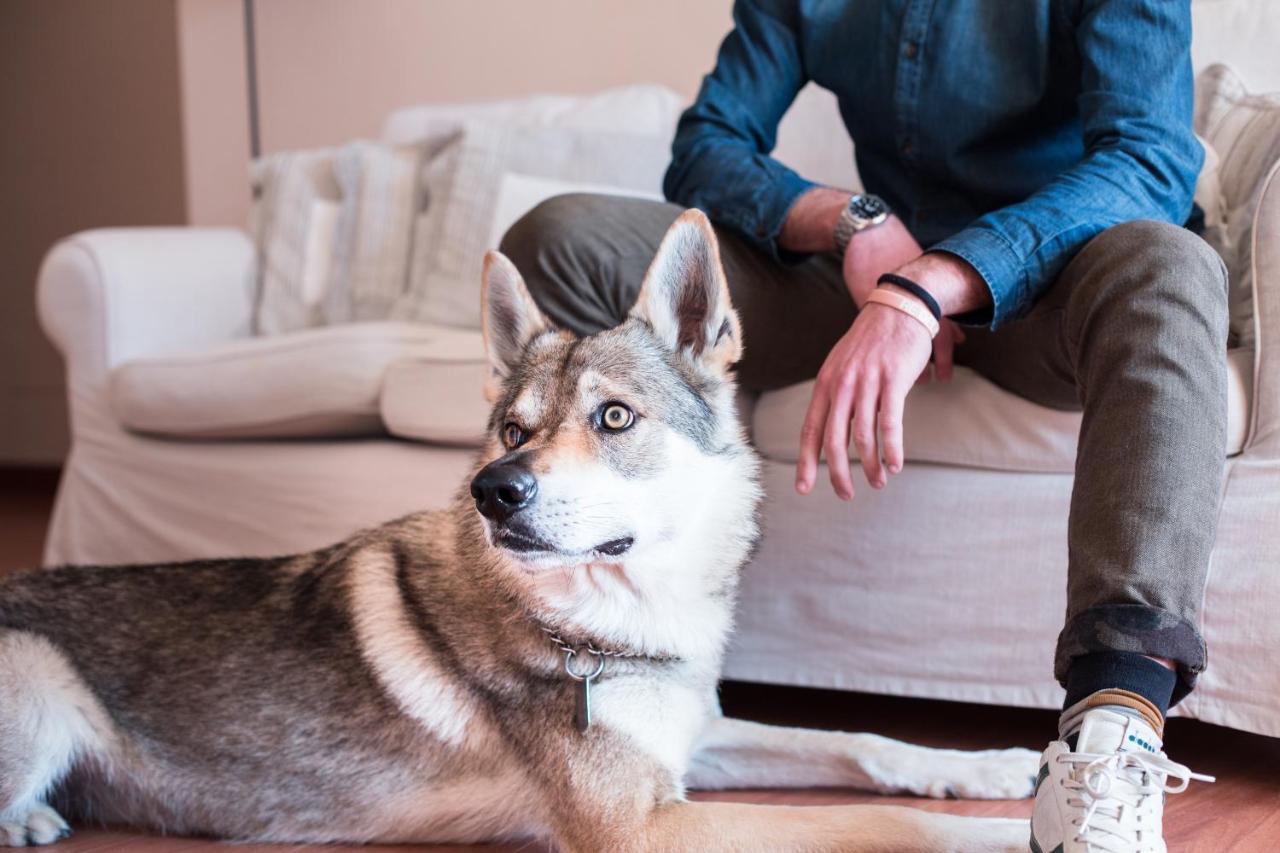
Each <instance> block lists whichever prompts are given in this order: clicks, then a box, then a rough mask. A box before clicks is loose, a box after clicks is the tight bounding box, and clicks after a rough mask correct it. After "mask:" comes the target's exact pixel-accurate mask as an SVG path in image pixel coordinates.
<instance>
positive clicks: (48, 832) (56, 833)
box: [0, 803, 71, 847]
mask: <svg viewBox="0 0 1280 853" xmlns="http://www.w3.org/2000/svg"><path fill="white" fill-rule="evenodd" d="M70 834H71V827H70V826H67V822H66V821H65V820H63V819H62V815H60V814H58V813H57V812H55V811H54V810H53V809H51V808H49V807H48V806H46V805H43V804H40V803H37V804H36V805H34V806H32V807H31V808H30V809H28V810H27V811H26V812H25V813H20V814H15V815H5V816H4V817H3V818H0V847H36V846H40V845H43V844H53V843H55V842H58V841H61V840H62V839H64V838H66V837H67V836H68V835H70Z"/></svg>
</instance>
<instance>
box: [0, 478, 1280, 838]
mask: <svg viewBox="0 0 1280 853" xmlns="http://www.w3.org/2000/svg"><path fill="white" fill-rule="evenodd" d="M54 482H55V480H54V477H53V476H52V475H50V474H47V473H43V472H14V471H6V470H4V469H0V572H3V571H4V570H6V569H11V568H17V567H23V566H31V565H35V564H37V563H38V562H39V556H40V542H41V539H42V537H43V531H44V525H45V522H46V519H47V514H48V511H49V507H50V506H51V501H52V494H53V487H54ZM1259 653H1260V654H1267V653H1274V652H1273V651H1272V650H1262V649H1259ZM722 698H723V702H724V706H725V710H726V712H728V713H730V714H733V715H735V716H740V717H749V718H752V719H757V720H761V721H764V722H772V723H785V724H789V725H805V726H815V727H825V728H840V729H845V730H850V731H854V730H856V731H873V732H878V733H880V734H884V735H888V736H891V737H897V738H902V739H905V740H911V741H915V742H917V743H923V744H930V745H935V746H947V747H954V748H962V749H979V748H991V747H1002V746H1014V745H1020V746H1027V747H1031V748H1034V749H1040V748H1042V747H1043V746H1044V743H1045V741H1047V740H1048V738H1049V737H1050V736H1051V735H1052V734H1053V732H1054V721H1055V715H1054V714H1053V713H1051V712H1047V711H1026V710H1015V709H1006V708H989V707H985V706H978V705H959V704H954V703H947V702H926V701H921V700H909V699H894V698H887V697H879V696H867V695H863V694H852V693H835V692H827V691H820V690H804V689H797V688H781V687H765V686H759V685H746V684H727V685H725V687H724V690H723V697H722ZM1167 742H1168V744H1169V748H1170V750H1171V753H1172V756H1173V757H1174V758H1175V759H1176V760H1177V761H1180V762H1183V763H1185V764H1188V765H1189V766H1190V767H1192V768H1193V769H1194V770H1197V771H1199V772H1202V773H1209V774H1215V775H1217V776H1218V780H1219V781H1218V782H1217V784H1215V785H1203V784H1193V785H1192V787H1191V789H1190V790H1189V791H1188V792H1186V793H1184V794H1180V795H1177V796H1174V797H1171V798H1170V799H1169V802H1168V807H1167V809H1168V810H1167V816H1166V820H1165V827H1166V838H1167V840H1168V842H1169V849H1170V850H1171V851H1174V853H1274V851H1280V740H1275V739H1270V738H1263V737H1258V736H1253V735H1245V734H1241V733H1239V732H1233V731H1230V730H1228V729H1223V728H1219V727H1217V726H1210V725H1206V724H1203V723H1197V722H1192V721H1187V720H1176V719H1175V720H1171V721H1170V723H1169V729H1168V732H1167ZM697 796H698V797H699V798H701V799H713V798H714V799H732V800H739V801H743V802H755V803H786V804H793V805H810V804H838V803H864V802H865V803H871V802H874V803H899V804H904V805H913V806H917V807H919V808H923V809H928V810H930V811H944V812H951V813H954V814H965V815H995V816H1005V817H1027V816H1029V815H1030V810H1031V804H1030V802H1029V801H1023V802H963V801H929V800H917V799H912V798H906V797H877V796H871V795H865V794H859V793H856V792H852V791H843V790H809V791H743V792H736V793H733V794H729V795H724V794H720V795H716V796H715V797H704V796H702V795H697ZM215 848H218V849H222V850H226V851H230V853H264V852H265V851H271V853H282V852H283V851H296V850H304V849H308V848H304V847H297V846H292V845H284V846H275V847H272V846H259V845H234V846H230V845H224V844H216V843H214V842H207V841H200V840H188V839H175V838H157V837H149V836H146V835H140V834H136V833H130V832H126V831H103V830H98V829H80V830H79V831H78V832H77V833H76V834H75V835H74V836H73V837H72V838H71V839H70V840H68V841H65V842H63V843H62V844H60V845H58V846H57V847H56V848H54V849H56V850H58V851H76V852H77V853H88V852H89V851H108V850H110V851H119V853H124V851H148V852H149V853H169V851H211V850H213V849H215ZM314 849H316V850H320V851H326V853H343V851H349V850H360V851H362V853H369V851H376V850H380V849H381V850H389V851H390V850H394V851H399V853H406V851H410V850H412V851H419V850H420V851H428V850H429V851H448V850H452V851H460V850H468V851H481V850H483V851H516V850H520V851H527V853H533V851H541V850H542V849H543V848H541V847H539V846H538V845H533V844H526V845H507V846H486V847H420V848H419V847H414V848H405V847H388V848H377V847H362V848H347V847H337V846H328V847H317V848H314Z"/></svg>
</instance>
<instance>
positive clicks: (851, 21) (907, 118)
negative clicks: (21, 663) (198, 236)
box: [502, 0, 1227, 853]
mask: <svg viewBox="0 0 1280 853" xmlns="http://www.w3.org/2000/svg"><path fill="white" fill-rule="evenodd" d="M1189 6H1190V4H1189V2H1188V0H1077V2H1066V0H1034V1H1033V0H1028V2H1024V3H1009V2H1007V0H950V2H946V3H935V2H934V0H883V2H880V3H869V2H855V0H843V2H817V0H799V2H797V0H789V1H788V0H739V2H738V3H737V5H736V7H735V10H734V21H735V28H734V29H733V31H732V32H730V34H729V35H728V37H727V38H726V39H725V41H724V44H723V45H722V46H721V48H720V55H719V58H718V60H717V63H716V66H715V69H714V70H713V71H712V73H711V74H710V75H708V76H707V77H706V79H705V80H704V82H703V85H702V90H701V92H700V94H699V95H698V99H697V102H696V103H695V104H694V105H693V106H692V107H691V108H690V109H689V110H688V111H687V112H686V113H685V114H684V116H683V117H682V119H681V121H680V125H679V128H678V131H677V134H676V139H675V144H674V148H673V154H674V157H673V161H672V164H671V167H670V169H669V171H668V172H667V176H666V183H665V189H666V194H667V197H668V198H669V199H670V200H671V201H672V202H675V203H676V204H662V203H657V202H648V201H641V200H635V199H622V198H612V197H603V196H590V195H575V196H562V197H559V198H557V199H552V200H551V201H549V202H546V203H544V204H543V205H541V206H539V207H538V208H536V209H535V210H534V211H532V212H531V213H530V214H529V215H527V216H526V217H525V218H524V219H523V220H521V222H519V223H517V224H516V226H514V227H513V228H512V230H511V232H510V233H508V235H507V236H506V238H505V239H504V241H503V245H502V249H503V251H504V252H506V253H507V254H508V255H509V256H510V257H511V258H512V259H513V260H514V261H515V263H516V265H517V267H519V268H520V269H521V270H522V271H523V272H524V273H525V275H526V277H527V281H528V284H529V286H530V289H531V291H532V293H533V295H534V297H535V299H536V300H537V302H538V303H539V304H540V305H541V306H542V308H543V310H544V311H545V312H546V314H547V315H548V316H549V317H550V318H551V319H552V320H553V321H555V322H557V323H559V324H560V325H561V326H562V327H563V328H566V329H569V330H571V331H574V332H578V333H582V334H586V333H591V332H594V331H598V330H600V329H602V328H605V327H609V326H612V325H614V324H616V323H618V322H620V321H621V320H622V312H623V311H624V310H625V306H629V305H630V304H631V303H632V301H633V299H634V297H635V291H636V289H637V288H638V287H639V283H640V281H641V278H642V276H643V273H644V268H645V266H646V264H647V263H648V261H649V260H650V258H651V257H652V255H653V253H654V250H655V249H656V247H657V244H658V242H659V240H660V239H661V237H662V235H663V232H664V231H665V230H666V228H667V226H668V225H669V224H670V223H671V221H672V220H673V219H674V218H675V217H676V216H677V215H678V214H679V212H680V210H681V207H679V206H678V205H686V206H695V207H699V208H701V209H702V210H704V211H706V212H707V213H708V215H709V216H710V217H711V219H712V220H713V221H714V222H715V223H716V224H717V226H718V230H719V232H720V234H721V238H722V246H721V252H722V258H723V261H724V263H725V267H726V271H727V273H728V277H729V283H730V287H731V290H732V295H733V300H734V304H735V305H736V306H737V309H738V312H739V314H740V315H741V319H742V324H743V335H744V338H745V344H746V356H745V358H744V360H743V361H742V363H741V364H740V365H739V377H740V380H741V384H742V385H743V386H744V387H746V388H749V389H756V390H766V389H771V388H777V387H780V386H783V385H788V384H791V383H795V382H799V381H802V380H807V379H811V378H813V377H814V376H816V377H817V384H816V386H815V389H814V393H813V398H812V401H811V403H810V405H809V411H808V415H807V417H806V418H805V423H804V428H803V431H802V435H801V437H800V442H801V452H800V462H799V466H798V470H797V474H796V488H797V489H798V490H799V491H800V492H801V493H802V494H805V493H808V492H809V491H810V490H811V489H812V488H813V486H814V484H815V480H816V479H817V476H818V457H819V453H820V452H822V453H825V456H826V460H827V467H828V474H829V476H830V480H831V484H832V486H833V487H834V488H835V491H836V493H837V494H838V495H839V496H840V497H841V498H843V499H845V500H848V499H851V498H852V497H853V496H854V483H853V478H852V476H851V474H850V464H849V456H848V444H849V440H850V438H852V441H853V445H854V447H855V448H856V450H857V456H858V459H860V460H861V467H862V470H863V472H864V474H865V477H866V479H867V481H868V482H869V483H870V485H871V486H872V487H873V488H877V489H878V488H883V487H884V486H885V485H886V483H887V482H888V479H889V476H890V475H892V474H896V473H897V472H898V471H900V470H901V468H902V466H903V451H902V421H901V415H902V409H903V401H904V399H905V397H906V395H907V394H908V393H909V392H910V390H911V388H912V386H913V384H914V383H915V382H916V381H917V378H918V377H921V376H922V375H925V376H927V371H928V369H929V362H930V360H931V359H932V363H933V368H932V369H933V373H934V374H935V375H936V377H937V378H938V379H940V380H944V381H945V380H946V379H947V378H948V377H949V375H950V373H951V368H952V363H953V362H954V363H957V364H963V365H967V366H969V367H971V368H973V369H975V370H977V371H978V372H979V373H981V374H982V375H984V376H986V377H987V378H988V379H990V380H991V381H993V382H995V383H996V384H998V385H1000V386H1002V387H1004V388H1006V389H1008V390H1010V391H1012V392H1014V393H1016V394H1019V395H1021V396H1023V397H1026V398H1027V399H1030V400H1033V401H1035V402H1037V403H1041V404H1043V405H1046V406H1052V407H1055V408H1062V409H1071V408H1078V407H1083V412H1084V415H1083V417H1084V420H1083V426H1082V429H1081V434H1080V442H1079V450H1078V456H1077V462H1076V476H1075V486H1074V491H1073V494H1072V501H1071V515H1070V523H1069V533H1068V536H1069V573H1068V605H1067V614H1066V625H1065V627H1064V628H1063V630H1062V633H1061V635H1060V636H1059V640H1058V649H1057V655H1056V661H1055V666H1054V672H1055V674H1056V676H1057V678H1058V680H1059V681H1060V682H1061V683H1062V685H1063V686H1064V687H1065V688H1066V691H1067V696H1066V702H1065V706H1064V711H1063V713H1062V716H1061V718H1060V722H1059V733H1058V734H1059V740H1057V741H1054V742H1053V743H1051V744H1050V745H1049V747H1048V749H1047V750H1046V751H1045V755H1044V759H1043V762H1042V764H1043V767H1042V768H1041V770H1040V776H1039V780H1038V784H1037V789H1036V803H1035V811H1034V816H1033V820H1032V836H1031V845H1030V846H1031V849H1032V850H1037V851H1043V852H1044V853H1050V851H1112V853H1118V851H1138V850H1142V851H1156V850H1161V851H1162V850H1164V849H1165V847H1164V843H1163V841H1162V840H1161V835H1162V833H1161V828H1160V822H1161V814H1162V800H1163V795H1164V792H1165V790H1166V789H1175V790H1179V789H1180V788H1179V787H1178V786H1179V785H1185V782H1184V781H1182V780H1185V779H1187V778H1188V776H1189V773H1188V771H1187V770H1186V768H1184V767H1181V766H1179V765H1176V764H1173V763H1172V762H1170V761H1169V760H1168V759H1166V758H1164V756H1163V755H1162V754H1161V753H1160V749H1161V746H1162V741H1161V735H1162V729H1163V724H1164V717H1165V714H1166V712H1167V711H1168V708H1169V707H1170V705H1172V704H1173V703H1176V702H1177V701H1179V700H1180V699H1182V698H1183V697H1184V696H1186V695H1187V693H1188V692H1190V690H1191V689H1192V688H1193V686H1194V685H1195V680H1196V676H1197V675H1198V674H1199V673H1200V672H1201V671H1202V670H1203V669H1204V667H1205V646H1204V641H1203V639H1202V637H1201V634H1200V631H1199V628H1198V626H1199V610H1200V604H1201V599H1202V597H1203V593H1204V585H1205V579H1206V573H1207V568H1208V561H1209V554H1210V550H1211V548H1212V545H1213V539H1214V529H1215V520H1216V515H1217V503H1218V494H1219V487H1220V481H1221V477H1222V468H1223V457H1224V454H1225V441H1226V362H1225V349H1226V334H1227V331H1226V330H1227V309H1226V280H1225V270H1224V267H1223V265H1222V263H1221V261H1220V260H1219V259H1218V257H1217V256H1216V255H1215V254H1214V253H1213V252H1212V251H1211V250H1210V249H1209V247H1208V246H1207V245H1206V244H1205V243H1204V242H1203V241H1202V240H1200V239H1199V238H1198V237H1197V236H1196V235H1195V234H1194V233H1192V232H1191V231H1189V230H1186V229H1184V228H1183V227H1181V226H1182V224H1183V223H1184V222H1186V220H1187V218H1188V216H1189V214H1190V213H1191V210H1192V202H1191V199H1192V194H1193V190H1194V186H1195V182H1196V177H1197V174H1198V172H1199V168H1200V165H1201V160H1202V157H1203V154H1202V151H1201V148H1200V145H1199V143H1198V142H1197V141H1196V139H1195V137H1194V136H1193V135H1192V132H1191V110H1192V71H1191V63H1190V54H1189V50H1190V41H1191V24H1190V8H1189ZM811 80H812V81H815V82H817V83H818V84H820V85H821V86H823V87H825V88H827V89H830V90H831V91H833V92H834V93H835V94H836V95H837V96H838V98H839V101H840V107H841V113H842V115H843V117H844V121H845V125H846V127H847V128H848V131H849V133H850V135H851V136H852V137H853V139H854V140H855V142H856V146H857V160H858V167H859V171H860V173H861V176H862V178H863V181H864V182H865V184H866V187H867V188H868V190H869V191H870V192H872V193H875V195H870V194H852V193H850V192H848V191H846V190H841V189H837V188H833V187H823V186H815V185H814V184H812V183H810V182H808V181H806V180H805V179H804V178H803V177H801V176H800V175H797V174H796V173H794V172H793V171H791V170H790V169H788V168H787V167H785V166H783V165H782V164H781V163H779V162H777V161H776V160H773V159H771V158H770V156H769V152H770V151H771V150H772V149H773V146H774V139H775V133H776V129H777V125H778V122H779V120H780V119H781V118H782V115H783V113H784V112H786V110H787V108H788V106H789V105H790V104H791V102H792V100H793V99H794V98H795V96H796V93H797V92H798V91H799V90H800V88H801V87H802V86H804V85H805V84H806V83H807V82H809V81H811ZM962 328H963V331H962ZM994 521H996V522H998V520H994ZM946 523H947V521H946V519H945V518H940V519H938V524H946ZM868 535H874V531H868ZM1104 783H1105V784H1104ZM1175 783H1176V784H1175Z"/></svg>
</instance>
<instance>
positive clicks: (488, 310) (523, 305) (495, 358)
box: [480, 251, 551, 401]
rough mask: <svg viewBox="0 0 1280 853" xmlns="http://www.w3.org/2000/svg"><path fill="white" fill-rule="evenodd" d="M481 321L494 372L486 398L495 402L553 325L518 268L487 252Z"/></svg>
mask: <svg viewBox="0 0 1280 853" xmlns="http://www.w3.org/2000/svg"><path fill="white" fill-rule="evenodd" d="M480 318H481V323H482V326H483V329H484V348H485V351H486V352H487V353H488V354H489V368H490V369H489V381H488V382H486V383H485V394H486V395H487V396H488V397H489V399H490V401H492V400H494V399H496V398H497V396H498V391H499V389H500V388H501V386H502V382H503V380H504V379H506V378H507V377H508V376H510V375H511V372H512V371H513V370H514V369H515V367H516V365H517V364H518V363H519V362H520V359H521V357H522V356H523V355H524V348H525V346H526V345H527V344H528V343H529V341H531V340H533V339H534V338H535V337H536V336H538V335H539V334H541V333H542V332H545V331H547V330H548V329H550V328H551V324H550V323H549V322H547V318H546V317H544V316H542V312H541V311H539V310H538V306H537V304H536V303H535V302H534V301H533V297H532V296H530V295H529V288H527V287H525V284H524V279H523V278H521V277H520V273H519V272H518V271H517V270H516V266H515V264H513V263H511V261H509V260H508V259H507V257H506V255H503V254H502V253H501V252H496V251H489V252H486V253H485V256H484V273H483V274H482V276H481V282H480Z"/></svg>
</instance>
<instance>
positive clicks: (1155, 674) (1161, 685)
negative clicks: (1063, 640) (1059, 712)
mask: <svg viewBox="0 0 1280 853" xmlns="http://www.w3.org/2000/svg"><path fill="white" fill-rule="evenodd" d="M1177 683H1178V674H1177V673H1176V672H1174V671H1173V670H1171V669H1169V668H1167V667H1165V666H1163V665H1162V664H1159V663H1156V662H1155V661H1153V660H1152V659H1151V658H1149V657H1147V656H1146V655H1140V654H1138V653H1137V652H1094V653H1093V654H1088V655H1082V656H1080V657H1078V658H1076V659H1075V660H1073V661H1071V669H1070V671H1069V672H1068V673H1067V698H1066V700H1065V701H1064V702H1063V703H1062V707H1063V709H1064V710H1065V709H1067V708H1070V707H1071V706H1072V705H1074V704H1076V703H1077V702H1079V701H1081V700H1082V699H1086V698H1088V697H1089V696H1092V695H1093V694H1094V693H1097V692H1098V691H1099V690H1128V691H1129V692H1131V693H1137V694H1138V695H1139V696H1141V697H1142V698H1144V699H1146V700H1147V701H1148V702H1150V703H1151V704H1152V705H1155V706H1156V710H1157V711H1159V712H1160V716H1161V717H1164V716H1166V715H1167V714H1168V713H1169V703H1170V701H1172V699H1173V688H1174V687H1175V686H1176V685H1177Z"/></svg>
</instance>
